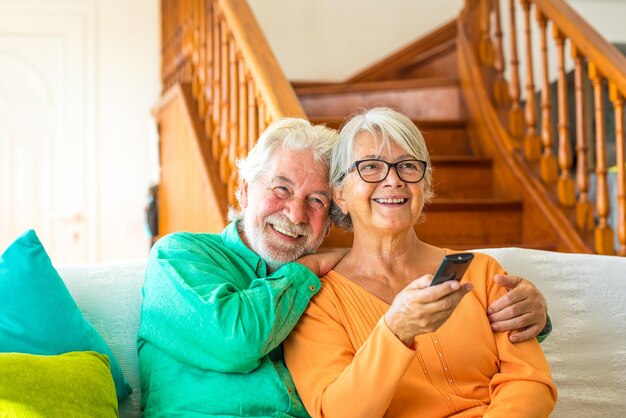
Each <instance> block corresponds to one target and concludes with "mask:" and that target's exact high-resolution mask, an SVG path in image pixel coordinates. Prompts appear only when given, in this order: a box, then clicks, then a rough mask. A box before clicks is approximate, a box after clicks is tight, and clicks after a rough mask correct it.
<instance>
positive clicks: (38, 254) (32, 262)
mask: <svg viewBox="0 0 626 418" xmlns="http://www.w3.org/2000/svg"><path fill="white" fill-rule="evenodd" d="M70 351H97V352H98V353H101V354H105V355H107V356H108V357H109V360H110V364H111V373H112V375H113V381H114V382H115V389H116V392H117V399H118V401H120V402H121V401H123V400H124V399H126V398H127V397H128V395H130V393H131V392H132V389H131V387H130V385H129V384H128V382H126V380H125V379H124V376H123V374H122V370H121V368H120V365H119V364H118V362H117V360H115V357H114V356H113V353H111V350H110V349H109V347H108V346H107V345H106V343H105V342H104V340H103V339H102V337H101V336H100V335H99V334H98V332H97V331H96V330H95V329H94V328H93V326H92V325H91V324H90V323H89V322H87V320H85V319H84V318H83V316H82V314H81V313H80V310H79V309H78V306H77V305H76V303H75V302H74V299H72V296H71V295H70V293H69V291H68V290H67V287H65V283H63V280H62V279H61V277H60V276H59V274H58V273H57V271H56V270H55V269H54V267H53V266H52V263H51V262H50V258H49V257H48V254H46V250H45V249H44V248H43V245H42V244H41V242H40V241H39V238H37V235H36V234H35V231H33V230H30V231H28V232H26V233H25V234H24V235H22V236H20V237H19V238H18V239H17V240H15V242H13V243H12V244H11V245H10V246H9V248H7V250H6V251H5V252H4V254H2V256H1V257H0V352H5V353H6V352H16V353H29V354H41V355H55V354H62V353H67V352H70Z"/></svg>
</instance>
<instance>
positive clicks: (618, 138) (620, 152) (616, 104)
mask: <svg viewBox="0 0 626 418" xmlns="http://www.w3.org/2000/svg"><path fill="white" fill-rule="evenodd" d="M609 94H610V97H611V102H612V103H613V110H614V111H615V154H616V161H615V162H616V164H617V173H616V174H617V225H615V227H616V228H617V241H618V243H619V249H618V251H617V253H618V254H619V255H622V256H626V178H625V177H626V166H625V164H626V161H624V97H623V96H622V94H621V93H620V92H619V90H618V89H617V86H616V85H615V84H614V83H610V84H609Z"/></svg>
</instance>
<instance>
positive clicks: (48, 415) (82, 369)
mask: <svg viewBox="0 0 626 418" xmlns="http://www.w3.org/2000/svg"><path fill="white" fill-rule="evenodd" d="M117 416H118V410H117V399H116V396H115V385H114V384H113V379H112V377H111V371H110V369H109V359H108V358H107V356H105V355H102V354H100V353H96V352H95V351H83V352H73V353H66V354H61V355H58V356H39V355H34V354H22V353H2V354H0V417H21V418H22V417H23V418H26V417H28V418H69V417H101V418H106V417H117Z"/></svg>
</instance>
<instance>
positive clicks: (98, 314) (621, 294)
mask: <svg viewBox="0 0 626 418" xmlns="http://www.w3.org/2000/svg"><path fill="white" fill-rule="evenodd" d="M477 251H480V252H484V253H487V254H490V255H492V256H494V257H495V258H496V259H498V260H499V261H500V263H501V264H502V265H503V266H504V268H505V269H507V270H508V271H509V272H510V273H513V274H517V275H521V276H523V277H526V278H529V279H531V280H532V281H533V282H534V283H535V284H536V285H537V286H538V287H539V289H540V290H541V291H542V292H543V294H544V295H545V296H546V298H547V299H548V305H549V313H550V317H551V318H552V322H553V326H554V330H553V331H552V335H551V336H550V337H549V338H548V340H547V341H545V342H544V343H543V345H542V346H543V349H544V351H545V353H546V355H547V357H548V360H549V362H550V364H551V366H552V373H553V376H554V380H555V382H556V385H557V387H558V389H559V401H558V403H557V406H556V409H555V411H554V413H553V415H552V416H553V417H562V418H571V417H585V418H591V417H603V418H606V417H623V416H626V258H623V257H607V256H597V255H581V254H563V253H554V252H547V251H537V250H528V249H519V248H503V249H486V250H477ZM145 263H146V262H145V260H138V261H129V262H117V263H106V264H94V265H63V266H57V269H58V271H59V274H60V275H61V277H62V278H63V279H64V281H65V283H66V284H67V287H68V289H69V290H70V292H71V294H72V296H73V297H74V299H75V300H76V302H77V304H78V306H79V307H80V309H81V311H82V312H83V314H84V316H85V317H86V318H87V319H88V320H89V321H90V322H91V323H92V324H93V325H94V327H95V328H96V329H97V330H98V331H99V332H100V333H101V335H102V336H103V337H104V339H105V340H106V341H107V343H108V344H109V346H110V347H111V350H112V351H113V353H114V354H115V356H116V357H117V359H118V361H119V362H120V364H121V366H122V369H123V371H124V374H125V376H126V378H127V379H128V381H129V383H130V384H131V386H132V387H133V389H134V393H133V394H132V395H131V397H130V398H129V399H128V400H126V401H125V402H124V403H122V404H121V405H120V416H121V417H122V418H124V417H138V416H141V413H140V411H139V400H140V390H139V374H138V364H137V355H136V350H135V338H136V334H137V329H138V327H139V310H140V305H141V285H142V282H143V274H144V269H145Z"/></svg>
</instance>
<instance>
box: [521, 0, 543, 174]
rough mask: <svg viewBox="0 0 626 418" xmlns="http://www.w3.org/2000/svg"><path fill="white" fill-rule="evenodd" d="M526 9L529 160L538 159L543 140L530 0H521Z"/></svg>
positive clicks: (525, 148) (526, 113)
mask: <svg viewBox="0 0 626 418" xmlns="http://www.w3.org/2000/svg"><path fill="white" fill-rule="evenodd" d="M521 4H522V9H523V10H524V39H525V44H526V106H525V108H524V111H525V115H526V135H525V136H524V155H525V156H526V159H527V160H528V161H533V162H534V161H538V160H539V156H540V155H541V141H540V139H539V136H538V135H537V104H536V101H535V74H534V71H535V69H534V65H533V47H532V36H531V26H530V25H531V22H530V0H521Z"/></svg>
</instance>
